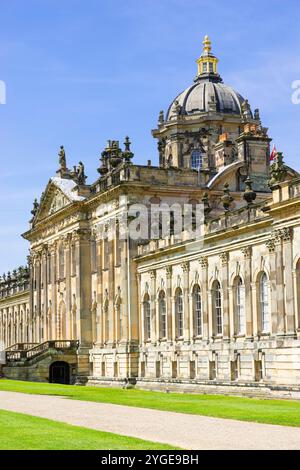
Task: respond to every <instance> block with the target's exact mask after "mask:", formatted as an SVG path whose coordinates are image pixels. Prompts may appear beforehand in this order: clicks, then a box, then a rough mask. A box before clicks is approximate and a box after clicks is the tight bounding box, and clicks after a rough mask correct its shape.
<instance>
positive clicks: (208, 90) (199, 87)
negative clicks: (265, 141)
mask: <svg viewBox="0 0 300 470" xmlns="http://www.w3.org/2000/svg"><path fill="white" fill-rule="evenodd" d="M197 64H198V74H197V77H196V79H195V83H194V84H193V85H191V86H190V87H188V88H187V89H186V90H184V91H183V92H182V93H180V95H178V96H177V98H175V100H174V101H173V102H172V104H171V106H170V107H169V109H168V112H167V115H166V120H167V121H169V120H170V119H172V117H176V116H178V115H193V114H199V113H207V112H208V111H216V112H218V113H226V114H236V115H241V114H242V104H243V103H244V102H245V100H244V99H243V97H242V96H241V95H239V94H238V93H237V92H236V91H234V90H233V88H231V87H229V86H227V85H225V84H224V83H223V81H222V78H221V77H220V75H219V74H218V68H217V64H218V59H217V58H216V57H215V56H214V55H213V54H212V52H211V41H210V39H209V37H208V36H205V38H204V41H203V52H202V54H201V56H200V57H199V59H198V60H197ZM246 105H247V107H248V104H247V102H246ZM249 112H250V113H251V111H250V109H249Z"/></svg>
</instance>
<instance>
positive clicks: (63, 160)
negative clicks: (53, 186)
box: [58, 145, 67, 171]
mask: <svg viewBox="0 0 300 470" xmlns="http://www.w3.org/2000/svg"><path fill="white" fill-rule="evenodd" d="M58 156H59V166H60V169H61V171H66V169H67V160H66V152H65V149H64V146H63V145H61V146H60V151H59V154H58Z"/></svg>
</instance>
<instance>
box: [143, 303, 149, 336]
mask: <svg viewBox="0 0 300 470" xmlns="http://www.w3.org/2000/svg"><path fill="white" fill-rule="evenodd" d="M143 313H144V331H145V340H146V341H147V340H149V339H150V338H151V309H150V298H149V295H148V294H146V295H145V297H144V302H143Z"/></svg>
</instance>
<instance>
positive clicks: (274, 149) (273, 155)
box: [270, 145, 277, 162]
mask: <svg viewBox="0 0 300 470" xmlns="http://www.w3.org/2000/svg"><path fill="white" fill-rule="evenodd" d="M276 155H277V149H276V147H275V145H274V146H273V150H272V153H271V155H270V162H271V161H273V160H274V158H275V157H276Z"/></svg>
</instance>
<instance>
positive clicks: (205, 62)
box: [196, 35, 221, 80]
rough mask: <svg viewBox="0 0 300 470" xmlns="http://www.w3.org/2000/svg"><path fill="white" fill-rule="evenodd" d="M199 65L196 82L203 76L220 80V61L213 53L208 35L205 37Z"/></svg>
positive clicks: (198, 61)
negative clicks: (218, 66) (218, 65)
mask: <svg viewBox="0 0 300 470" xmlns="http://www.w3.org/2000/svg"><path fill="white" fill-rule="evenodd" d="M197 64H198V75H197V77H196V80H197V79H198V78H199V77H201V76H205V77H207V76H213V77H214V79H215V80H216V79H219V80H221V79H220V77H219V76H218V69H217V64H218V59H217V58H216V57H215V56H214V55H213V54H212V52H211V40H210V39H209V37H208V35H206V36H205V37H204V40H203V51H202V54H201V56H200V57H199V59H198V60H197Z"/></svg>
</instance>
